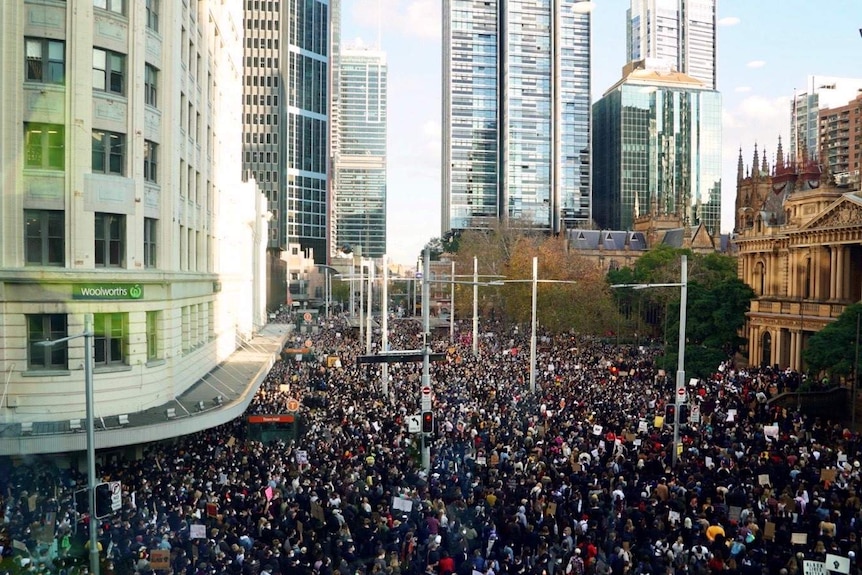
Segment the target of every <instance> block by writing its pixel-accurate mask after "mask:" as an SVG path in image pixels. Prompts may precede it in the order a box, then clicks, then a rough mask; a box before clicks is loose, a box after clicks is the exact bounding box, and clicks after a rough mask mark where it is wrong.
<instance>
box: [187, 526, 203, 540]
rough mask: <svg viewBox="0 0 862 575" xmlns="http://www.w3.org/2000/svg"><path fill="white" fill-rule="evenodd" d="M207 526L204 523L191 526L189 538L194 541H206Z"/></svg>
mask: <svg viewBox="0 0 862 575" xmlns="http://www.w3.org/2000/svg"><path fill="white" fill-rule="evenodd" d="M206 536H207V526H206V525H204V524H203V523H193V524H192V525H190V526H189V537H191V538H192V539H206Z"/></svg>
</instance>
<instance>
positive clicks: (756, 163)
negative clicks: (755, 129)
mask: <svg viewBox="0 0 862 575" xmlns="http://www.w3.org/2000/svg"><path fill="white" fill-rule="evenodd" d="M759 166H760V154H758V153H757V143H756V142H755V144H754V160H753V161H752V162H751V177H752V178H756V177H757V176H759V175H760V174H759V172H758V171H757V170H758V167H759Z"/></svg>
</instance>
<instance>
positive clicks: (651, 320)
mask: <svg viewBox="0 0 862 575" xmlns="http://www.w3.org/2000/svg"><path fill="white" fill-rule="evenodd" d="M682 254H686V255H687V256H688V262H689V263H688V278H687V283H688V303H687V306H686V334H685V335H686V356H685V369H686V372H687V373H690V374H692V375H695V376H705V375H708V374H709V373H711V372H713V371H714V370H715V368H716V367H717V366H718V364H719V363H720V362H721V361H723V360H724V359H726V358H727V357H729V356H731V355H733V354H734V353H736V351H738V349H739V346H740V345H741V343H742V338H740V337H739V330H740V329H741V328H742V325H743V324H744V322H745V313H746V312H747V311H748V309H749V306H750V302H751V299H752V298H753V297H754V292H753V291H752V289H751V288H750V287H749V286H748V285H747V284H745V283H744V282H743V281H741V280H740V279H739V278H738V277H737V275H736V261H735V260H734V259H733V258H731V257H730V256H726V255H724V254H717V253H709V254H694V253H692V252H691V251H690V250H682V249H676V248H671V247H667V246H661V247H659V248H655V249H652V250H650V251H649V252H647V253H646V254H644V255H643V256H641V257H640V258H639V259H638V260H637V262H636V263H635V265H634V266H633V268H632V269H622V270H616V271H614V272H611V273H609V274H608V281H609V282H612V283H622V284H625V283H678V282H679V281H680V256H681V255H682ZM617 291H619V292H622V293H619V294H617V301H618V303H619V304H620V306H621V309H624V310H629V312H630V313H631V314H633V315H634V314H635V312H634V310H641V315H640V316H638V324H639V325H647V326H650V327H651V329H652V331H653V333H654V334H658V333H664V340H665V342H666V347H665V355H664V357H663V358H662V359H661V360H660V361H659V364H660V365H661V366H662V367H664V368H665V369H667V370H671V371H675V370H676V366H677V356H678V346H679V296H680V290H679V289H674V288H656V289H645V290H637V291H634V293H632V290H617ZM627 292H628V293H627ZM645 312H649V315H647V314H646V313H645Z"/></svg>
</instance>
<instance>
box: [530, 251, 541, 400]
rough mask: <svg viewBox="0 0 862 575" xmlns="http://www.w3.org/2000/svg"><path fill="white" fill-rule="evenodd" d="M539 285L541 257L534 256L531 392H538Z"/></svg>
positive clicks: (531, 318)
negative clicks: (537, 331)
mask: <svg viewBox="0 0 862 575" xmlns="http://www.w3.org/2000/svg"><path fill="white" fill-rule="evenodd" d="M538 285H539V258H538V257H536V256H533V294H532V295H533V301H532V306H531V312H532V313H531V315H530V393H536V299H537V297H536V296H537V292H538V291H539V290H538Z"/></svg>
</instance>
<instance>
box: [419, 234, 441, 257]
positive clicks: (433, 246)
mask: <svg viewBox="0 0 862 575" xmlns="http://www.w3.org/2000/svg"><path fill="white" fill-rule="evenodd" d="M425 250H431V261H434V262H436V261H440V256H441V255H443V252H444V250H443V241H442V240H441V239H440V238H431V239H430V240H428V243H427V244H425V247H423V248H422V253H420V254H419V261H422V260H423V259H424V258H425Z"/></svg>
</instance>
